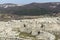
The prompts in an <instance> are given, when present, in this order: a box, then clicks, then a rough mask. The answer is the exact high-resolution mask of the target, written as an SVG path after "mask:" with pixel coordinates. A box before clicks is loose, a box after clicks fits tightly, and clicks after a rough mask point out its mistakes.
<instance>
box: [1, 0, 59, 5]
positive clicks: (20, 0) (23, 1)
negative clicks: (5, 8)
mask: <svg viewBox="0 0 60 40" xmlns="http://www.w3.org/2000/svg"><path fill="white" fill-rule="evenodd" d="M32 2H39V3H41V2H60V0H0V4H1V3H17V4H28V3H32Z"/></svg>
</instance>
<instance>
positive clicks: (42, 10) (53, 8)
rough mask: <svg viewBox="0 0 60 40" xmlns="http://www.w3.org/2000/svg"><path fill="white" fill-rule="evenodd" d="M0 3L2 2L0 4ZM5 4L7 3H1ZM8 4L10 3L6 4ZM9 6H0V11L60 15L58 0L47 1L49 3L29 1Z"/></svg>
mask: <svg viewBox="0 0 60 40" xmlns="http://www.w3.org/2000/svg"><path fill="white" fill-rule="evenodd" d="M0 5H2V4H0ZM3 5H5V7H6V5H7V4H3ZM8 5H10V4H8ZM12 5H13V4H12ZM14 5H15V6H14V7H13V6H11V7H7V8H5V7H3V6H2V7H0V13H10V14H18V15H50V16H52V15H53V16H59V15H60V2H49V3H30V4H26V5H22V6H16V5H17V4H14Z"/></svg>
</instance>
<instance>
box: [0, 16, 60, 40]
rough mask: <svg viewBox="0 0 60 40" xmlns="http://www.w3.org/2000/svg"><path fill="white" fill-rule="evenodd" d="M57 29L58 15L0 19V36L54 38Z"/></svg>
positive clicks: (52, 39)
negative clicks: (8, 19) (6, 20)
mask: <svg viewBox="0 0 60 40" xmlns="http://www.w3.org/2000/svg"><path fill="white" fill-rule="evenodd" d="M59 30H60V18H59V17H53V18H51V17H50V18H38V19H24V20H11V21H8V22H3V21H0V37H12V38H13V37H18V38H28V37H29V38H30V39H31V40H33V39H34V40H55V39H56V35H57V34H58V35H59V34H60V33H59Z"/></svg>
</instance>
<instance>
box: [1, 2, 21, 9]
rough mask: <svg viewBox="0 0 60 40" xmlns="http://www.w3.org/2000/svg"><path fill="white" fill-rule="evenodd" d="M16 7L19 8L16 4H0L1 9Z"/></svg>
mask: <svg viewBox="0 0 60 40" xmlns="http://www.w3.org/2000/svg"><path fill="white" fill-rule="evenodd" d="M16 6H20V5H18V4H13V3H4V4H0V7H2V8H8V7H16Z"/></svg>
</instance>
